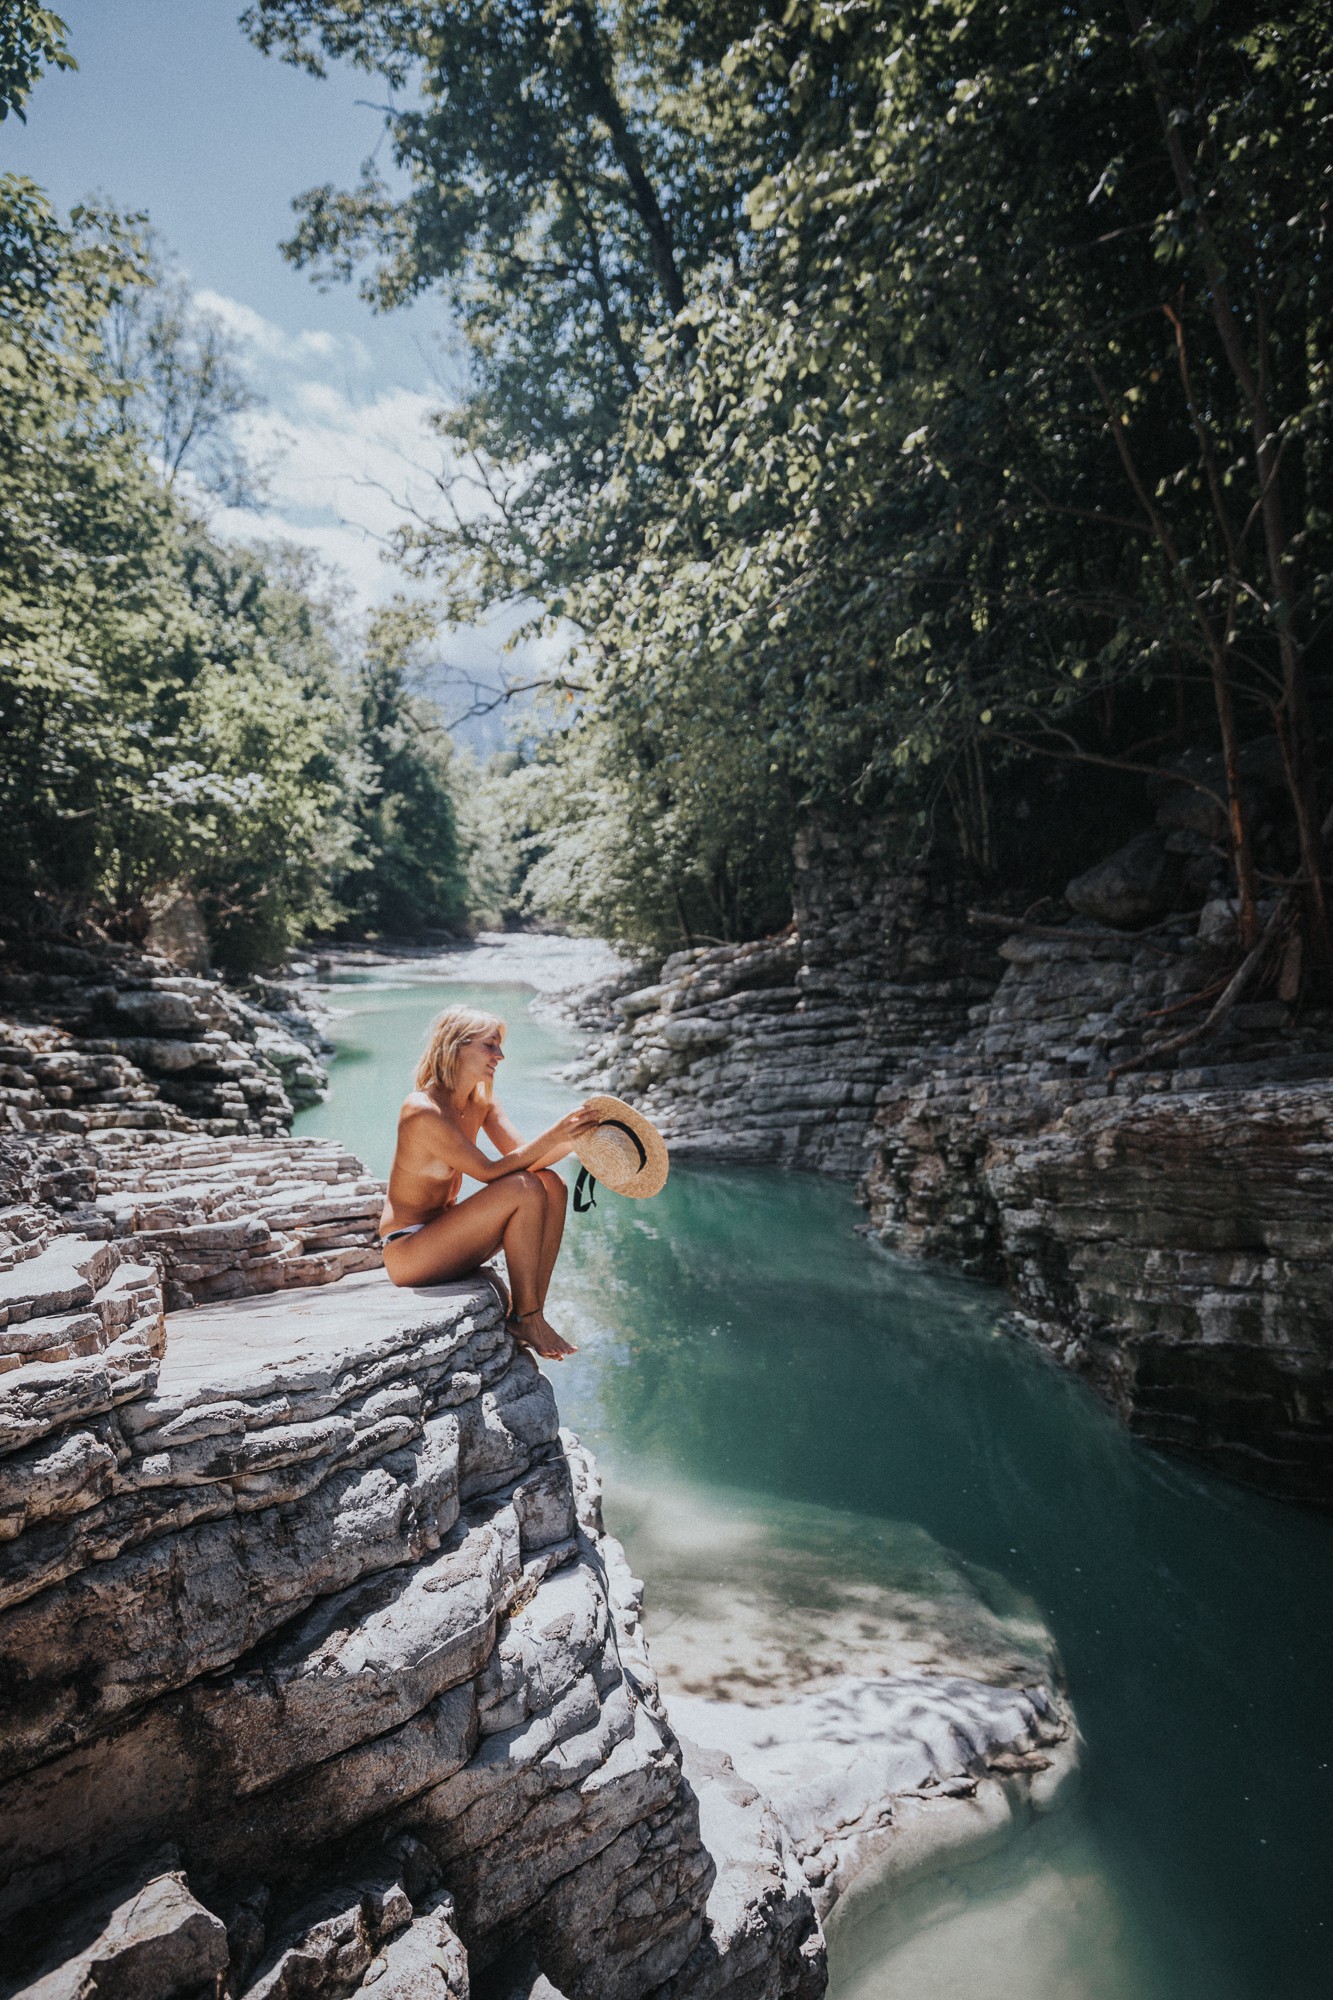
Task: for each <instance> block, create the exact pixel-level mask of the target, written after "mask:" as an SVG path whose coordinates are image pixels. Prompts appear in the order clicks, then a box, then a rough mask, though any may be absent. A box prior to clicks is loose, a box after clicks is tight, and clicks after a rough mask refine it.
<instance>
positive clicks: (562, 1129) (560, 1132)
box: [551, 1104, 602, 1146]
mask: <svg viewBox="0 0 1333 2000" xmlns="http://www.w3.org/2000/svg"><path fill="white" fill-rule="evenodd" d="M601 1122H602V1114H601V1113H600V1111H590V1110H589V1109H588V1106H587V1105H586V1104H580V1106H579V1107H578V1110H577V1111H567V1112H566V1113H565V1115H564V1117H563V1118H561V1119H559V1120H558V1121H557V1122H556V1123H555V1124H554V1125H553V1126H552V1127H551V1137H552V1138H553V1139H559V1141H560V1143H561V1144H562V1145H566V1144H568V1145H571V1146H572V1145H573V1144H574V1141H575V1140H576V1139H581V1138H582V1137H583V1135H584V1133H585V1132H592V1131H595V1130H596V1128H597V1126H599V1125H600V1124H601Z"/></svg>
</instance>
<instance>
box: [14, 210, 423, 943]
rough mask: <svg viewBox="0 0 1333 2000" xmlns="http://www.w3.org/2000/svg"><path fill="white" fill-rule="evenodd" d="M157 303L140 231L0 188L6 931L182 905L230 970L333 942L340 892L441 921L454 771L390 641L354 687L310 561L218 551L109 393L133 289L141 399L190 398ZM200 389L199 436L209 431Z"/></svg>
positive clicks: (348, 648) (155, 446)
mask: <svg viewBox="0 0 1333 2000" xmlns="http://www.w3.org/2000/svg"><path fill="white" fill-rule="evenodd" d="M153 282H154V265H153V263H152V261H151V259H149V258H148V257H146V256H145V254H144V248H143V243H142V240H141V238H140V236H139V235H138V234H137V233H136V231H135V230H134V229H132V228H130V227H128V226H127V225H125V224H123V223H121V222H119V221H118V220H117V219H116V218H114V217H111V216H107V215H101V214H98V215H94V214H90V213H86V212H76V214H75V216H74V217H73V218H72V220H71V221H70V222H69V223H63V222H61V221H60V220H59V219H58V218H57V217H56V216H55V215H54V213H53V212H52V210H51V208H50V206H49V204H47V202H46V201H45V199H44V198H43V197H42V195H41V194H40V192H39V190H37V189H36V188H35V187H33V186H32V185H31V184H30V183H28V182H24V181H20V180H17V179H15V178H14V177H8V178H7V179H5V180H4V181H0V825H3V829H4V835H3V839H4V865H5V874H6V881H7V884H8V886H9V890H10V902H9V913H10V915H11V916H19V917H20V918H21V916H22V913H23V911H24V909H25V908H31V906H32V903H33V900H34V899H35V898H41V899H44V900H45V901H46V902H47V903H54V904H56V905H57V906H58V907H60V908H62V909H64V910H65V911H68V912H70V913H75V912H78V913H85V912H86V913H91V914H93V915H95V916H99V917H101V918H102V919H103V920H105V921H106V922H108V923H110V924H111V925H112V926H113V927H114V928H117V929H119V930H121V931H123V932H125V933H128V934H130V935H136V934H137V933H138V932H139V930H141V928H142V926H143V922H144V916H145V911H146V908H147V906H148V904H149V903H150V902H151V900H152V898H153V896H154V895H155V893H156V892H158V891H159V890H160V889H162V888H163V887H164V886H166V885H168V884H174V883H182V884H187V885H188V886H190V887H191V888H192V889H193V890H194V892H195V893H196V895H197V897H198V900H199V903H200V907H201V908H202V910H203V912H204V915H205V918H206V920H207V923H208V927H209V932H210V936H211V939H212V944H213V948H214V952H215V955H216V956H217V958H218V960H219V962H220V963H221V964H223V965H224V966H228V967H232V968H235V969H237V970H251V969H254V968H256V967H261V966H265V965H269V964H272V963H273V962H275V961H276V960H278V959H280V958H281V957H282V956H283V954H284V953H285V952H286V951H287V950H288V949H289V948H290V946H291V945H292V944H293V942H294V941H295V940H296V939H297V938H299V937H301V936H302V935H304V934H306V933H307V932H308V931H310V930H311V929H312V928H316V929H324V930H328V929H330V928H333V927H334V926H336V925H340V924H342V925H346V924H348V923H349V922H352V923H354V922H355V913H354V911H352V910H349V908H348V906H347V904H346V902H345V901H344V900H343V890H344V885H345V884H347V883H349V882H350V883H354V884H355V885H356V896H357V897H360V898H363V899H365V907H364V909H363V910H362V918H363V921H374V922H376V923H377V924H379V925H385V924H388V925H393V926H397V925H399V924H401V926H402V927H403V928H410V929H418V928H420V927H421V923H422V921H423V918H422V917H421V915H420V914H419V912H420V911H421V910H422V909H425V910H427V911H429V912H431V913H433V914H431V915H429V916H427V917H426V918H425V919H424V920H425V921H449V922H453V923H457V922H458V921H460V919H461V914H462V912H461V905H460V902H459V884H460V882H461V864H460V862H459V861H458V858H457V852H456V843H455V841H454V834H453V822H452V816H451V808H450V804H449V797H448V791H447V776H448V765H447V754H446V753H445V752H444V751H442V750H441V749H440V747H439V746H438V745H437V744H434V743H430V742H423V741H422V740H421V739H422V733H423V731H424V730H425V728H426V723H427V712H426V708H425V705H424V704H421V703H414V702H413V701H412V700H411V699H409V697H408V696H407V694H406V693H405V691H404V689H403V687H402V684H401V683H402V674H403V671H404V668H403V663H402V660H401V658H399V657H398V656H396V655H395V654H394V652H393V647H392V645H391V644H390V643H389V642H390V638H391V636H392V635H391V633H390V632H389V630H388V627H389V625H390V624H391V623H392V620H386V621H382V623H381V627H380V628H379V629H376V630H372V632H371V634H370V637H369V642H368V646H367V651H366V655H365V664H364V665H359V664H358V660H359V648H358V641H357V639H356V637H355V635H353V634H351V633H349V632H347V631H346V630H344V629H343V627H342V625H341V624H340V622H339V619H338V616H337V613H336V609H335V607H334V606H333V605H331V604H330V603H329V602H328V600H327V596H326V594H325V593H324V592H323V591H322V590H321V588H320V584H319V579H318V577H317V575H316V574H315V572H314V570H313V567H312V565H311V564H310V562H309V560H308V559H307V558H305V557H303V556H302V555H301V554H300V552H296V551H292V550H289V549H282V548H272V549H267V550H263V551H255V550H245V549H237V548H228V547H227V546H225V545H223V544H222V543H220V542H219V541H218V540H217V538H216V537H215V536H214V535H212V534H211V533H210V531H209V530H208V528H207V526H206V524H205V523H204V522H203V521H202V520H200V519H199V518H198V517H197V516H196V515H195V514H193V513H192V512H191V511H190V509H189V508H188V507H187V506H186V505H185V503H184V501H183V499H182V498H181V496H180V494H179V493H177V492H173V490H172V476H173V474H174V473H175V471H177V470H179V469H180V468H181V467H182V466H188V465H189V442H190V441H189V440H188V439H186V438H184V437H183V435H182V434H180V433H177V434H176V444H175V447H174V449H173V451H172V453H171V454H170V460H174V462H169V457H168V455H166V454H164V450H163V438H162V436H161V435H160V434H156V433H154V432H153V430H152V427H151V424H150V423H149V422H148V421H147V420H146V417H145V414H144V410H143V408H142V407H140V406H139V405H138V404H136V402H135V400H134V399H136V398H140V397H142V398H144V399H145V401H146V402H147V406H148V414H149V415H151V412H152V408H153V405H152V404H151V401H148V399H149V396H150V393H151V387H152V385H151V384H150V385H149V387H148V388H147V389H145V388H144V386H143V385H142V383H136V382H135V381H134V380H133V379H130V380H128V381H127V378H126V376H125V374H124V372H123V371H124V369H125V366H126V362H127V355H129V357H130V358H133V349H132V347H130V346H127V343H126V342H125V340H124V339H121V340H119V341H118V342H117V341H109V340H108V326H110V327H111V328H112V330H113V332H114V330H115V328H116V315H117V313H118V312H120V310H121V309H122V307H123V306H124V303H125V298H126V294H127V292H131V293H134V294H137V295H143V294H149V295H150V298H149V303H148V305H147V308H146V311H147V315H148V318H147V324H148V326H149V328H150V330H151V336H152V337H151V342H150V343H149V346H148V358H149V359H150V361H151V362H152V365H153V367H154V368H155V369H157V370H158V378H159V379H158V386H159V387H160V385H161V378H162V376H163V374H164V373H165V374H166V375H167V376H168V377H169V378H170V379H171V380H173V381H176V382H179V381H181V380H182V379H183V377H184V374H185V373H186V371H187V370H188V369H189V368H190V367H192V366H193V364H194V361H195V360H197V358H198V353H197V348H196V347H195V346H194V345H193V341H194V333H193V331H192V329H191V325H190V322H189V319H188V316H187V315H186V314H185V313H184V311H183V307H182V301H181V299H180V296H179V293H178V291H177V292H174V293H172V294H170V295H169V297H168V300H167V302H166V306H165V308H164V309H163V311H162V312H160V313H159V312H158V311H157V309H156V308H155V307H154V306H153V305H152V304H151V287H152V284H153ZM173 327H175V328H176V329H177V330H178V333H179V338H180V340H181V341H182V342H183V343H184V344H185V347H186V350H187V351H186V353H185V356H184V358H183V359H182V358H181V357H179V356H173V353H172V351H171V338H172V336H171V329H172V328H173ZM121 330H122V332H123V325H122V329H121ZM214 386H216V384H215V385H214ZM196 390H197V392H198V394H197V398H196V418H195V422H194V427H193V438H194V440H195V441H197V440H198V439H199V438H200V437H201V436H203V437H207V436H208V435H209V417H210V410H211V411H212V413H213V415H214V416H215V417H216V424H215V425H214V433H217V432H220V430H221V427H222V423H223V420H224V415H225V412H222V413H219V411H218V408H217V405H216V403H215V402H213V403H210V400H209V399H210V396H211V395H212V393H213V392H212V391H211V390H210V389H209V388H208V385H207V384H204V385H200V384H198V383H196ZM127 408H128V410H129V414H128V415H127ZM400 622H401V621H400ZM363 739H364V741H363ZM358 907H359V906H358ZM409 910H410V911H411V912H412V913H413V914H412V916H411V919H410V921H409V920H408V919H407V915H406V913H407V912H408V911H409ZM446 910H447V912H448V915H447V917H446V916H443V915H442V914H441V913H443V912H445V911H446Z"/></svg>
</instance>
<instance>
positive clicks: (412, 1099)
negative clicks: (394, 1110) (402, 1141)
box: [398, 1090, 458, 1132]
mask: <svg viewBox="0 0 1333 2000" xmlns="http://www.w3.org/2000/svg"><path fill="white" fill-rule="evenodd" d="M420 1124H431V1125H449V1126H453V1127H456V1126H457V1124H458V1120H457V1118H456V1117H455V1115H454V1113H453V1110H452V1108H451V1107H450V1108H446V1106H444V1105H443V1104H437V1103H436V1101H435V1099H434V1098H433V1097H432V1096H431V1094H430V1092H429V1091H428V1090H411V1091H409V1092H408V1094H407V1096H406V1097H405V1098H404V1099H403V1108H402V1110H401V1111H400V1112H399V1113H398V1129H399V1131H400V1132H401V1131H402V1129H403V1128H404V1126H407V1125H420Z"/></svg>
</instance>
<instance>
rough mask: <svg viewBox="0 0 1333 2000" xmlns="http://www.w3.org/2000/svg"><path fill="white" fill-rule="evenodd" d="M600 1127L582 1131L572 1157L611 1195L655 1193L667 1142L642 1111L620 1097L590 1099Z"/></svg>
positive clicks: (664, 1164) (663, 1177)
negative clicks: (609, 1191)
mask: <svg viewBox="0 0 1333 2000" xmlns="http://www.w3.org/2000/svg"><path fill="white" fill-rule="evenodd" d="M588 1109H589V1110H590V1111H595V1112H596V1113H597V1115H598V1117H599V1118H600V1119H601V1121H602V1122H601V1124H600V1125H598V1126H596V1127H595V1128H594V1130H593V1131H591V1132H585V1133H584V1135H583V1137H582V1138H581V1139H580V1140H579V1142H578V1144H577V1145H576V1146H575V1148H574V1156H575V1158H576V1159H577V1160H578V1162H579V1164H580V1165H581V1166H584V1167H586V1168H587V1170H588V1172H589V1173H590V1174H591V1175H592V1177H593V1179H594V1180H596V1181H600V1182H601V1184H602V1186H603V1187H604V1188H610V1190H611V1192H612V1194H628V1195H634V1196H635V1197H642V1196H644V1195H650V1194H657V1193H658V1192H659V1191H660V1190H661V1188H662V1187H663V1185H664V1183H665V1181H666V1177H667V1166H668V1160H667V1149H666V1141H665V1139H663V1137H662V1134H661V1133H660V1132H659V1131H658V1129H657V1127H656V1125H654V1124H653V1122H652V1120H651V1118H645V1117H644V1115H643V1113H642V1111H636V1110H635V1109H634V1106H633V1105H632V1104H626V1102H625V1100H624V1098H623V1097H606V1096H601V1097H590V1098H589V1099H588Z"/></svg>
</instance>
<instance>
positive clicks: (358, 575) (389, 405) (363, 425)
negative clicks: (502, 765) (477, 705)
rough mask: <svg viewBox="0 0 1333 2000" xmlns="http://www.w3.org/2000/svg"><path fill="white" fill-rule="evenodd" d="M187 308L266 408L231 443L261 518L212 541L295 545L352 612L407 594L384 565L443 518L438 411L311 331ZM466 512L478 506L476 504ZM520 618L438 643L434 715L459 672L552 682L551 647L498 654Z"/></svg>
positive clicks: (235, 308)
mask: <svg viewBox="0 0 1333 2000" xmlns="http://www.w3.org/2000/svg"><path fill="white" fill-rule="evenodd" d="M195 299H196V302H197V303H198V304H199V305H200V306H201V307H203V308H204V309H205V310H207V311H208V312H210V313H212V314H213V315H214V316H215V317H216V318H217V319H218V320H220V321H221V322H222V324H223V325H224V326H225V327H226V328H227V330H228V331H229V332H230V333H231V334H232V336H233V338H234V339H235V340H236V342H237V345H238V347H239V349H240V358H241V360H242V362H243V364H244V365H245V367H246V371H247V373H248V374H249V375H250V377H251V379H252V380H253V381H254V383H255V386H256V388H257V389H259V390H260V391H261V392H262V393H263V395H264V396H265V398H266V403H265V406H264V407H263V408H261V409H257V410H253V411H251V412H250V413H249V414H248V415H247V416H245V417H244V418H243V419H241V420H240V422H239V423H238V426H237V435H238V441H239V442H240V443H241V444H242V445H243V447H244V448H245V450H246V452H247V454H248V455H249V456H250V458H251V459H252V461H253V462H254V463H255V464H256V465H257V466H259V467H261V468H263V469H265V471H266V473H267V481H266V485H267V505H266V507H265V509H264V511H263V512H262V513H260V514H258V515H256V514H255V513H252V512H248V511H241V510H238V509H234V508H223V509H218V510H216V511H215V512H214V515H213V520H214V523H215V525H216V527H217V528H218V529H219V531H220V532H222V533H223V534H226V535H229V536H231V537H233V538H234V539H235V540H237V541H255V540H259V541H274V540H284V541H292V542H298V543H301V544H302V545H303V546H305V547H306V548H309V549H311V550H313V551H314V553H315V554H316V555H317V556H318V557H319V558H320V560H321V561H322V562H323V563H324V565H325V566H326V567H327V568H328V569H329V570H330V571H331V572H332V573H333V575H334V576H335V577H336V578H337V579H338V581H339V582H341V583H342V584H343V585H345V586H346V588H347V589H348V591H349V592H350V594H351V597H352V600H353V602H354V603H355V604H356V605H357V606H359V607H360V608H362V609H366V608H369V607H370V606H372V605H374V604H377V603H382V602H383V601H384V600H385V599H386V598H388V597H390V596H392V595H393V594H394V592H396V591H402V590H408V591H412V590H413V589H414V588H416V587H418V586H413V584H412V583H411V581H410V580H409V579H408V578H407V577H405V575H404V573H403V572H402V571H401V570H400V569H398V568H397V567H396V566H395V565H394V564H392V563H390V562H387V561H385V560H384V554H383V552H384V551H385V550H386V549H387V547H388V545H389V543H390V540H391V537H392V534H393V531H394V529H395V528H396V527H398V526H399V525H400V524H401V523H402V522H403V521H404V520H405V519H406V518H408V517H409V515H411V514H414V513H415V514H421V515H427V516H429V515H431V514H435V513H439V512H442V511H443V500H442V496H441V494H440V492H439V488H438V485H437V483H436V482H437V477H443V476H445V475H446V474H447V471H448V465H447V458H446V453H445V448H444V446H443V445H442V443H441V441H440V439H439V438H438V437H436V436H435V435H434V433H433V432H432V430H431V428H430V422H429V419H430V416H431V413H432V411H433V410H435V409H436V408H437V407H438V404H439V402H440V400H441V399H440V397H439V396H437V395H429V394H426V393H424V392H422V391H421V390H418V389H410V388H407V387H406V386H404V385H402V384H400V383H390V384H385V383H384V381H383V379H382V377H381V378H380V379H376V377H375V374H374V372H373V371H372V369H371V367H370V359H371V357H370V355H369V353H368V351H367V349H366V348H365V347H364V345H363V344H362V342H361V341H359V340H358V339H356V338H355V336H351V337H349V336H346V335H342V334H333V333H330V332H327V331H326V330H323V329H319V328H311V329H302V330H300V331H299V332H297V333H289V332H287V331H285V330H284V329H283V328H281V327H279V326H276V325H275V324H274V323H273V322H272V321H271V320H268V319H265V318H264V316H263V315H262V314H260V313H258V312H256V311H254V309H253V308H252V307H250V306H247V305H245V304H244V303H243V302H242V301H241V300H239V299H233V298H228V297H226V296H225V295H224V294H222V293H219V292H211V291H200V292H196V294H195ZM472 504H474V505H476V504H484V502H483V501H482V498H481V496H480V494H475V495H473V496H472ZM525 616H526V613H525V611H524V610H523V608H522V607H510V608H509V609H507V610H504V611H501V612H497V613H496V614H495V615H494V616H493V617H491V618H489V619H487V620H486V622H485V623H484V624H482V625H478V626H472V627H468V628H465V629H456V630H454V631H452V632H450V633H448V634H446V635H445V636H444V638H443V640H442V643H441V647H440V657H441V670H440V671H439V673H438V674H434V675H432V676H431V679H432V681H433V683H434V692H435V693H436V694H437V697H438V698H439V699H440V700H441V702H442V703H443V704H444V706H445V707H446V709H451V708H457V709H458V710H459V712H461V711H462V709H463V708H464V707H465V706H466V705H467V692H466V689H465V688H464V687H463V686H461V685H460V682H459V672H461V674H462V675H463V676H469V675H470V676H475V678H476V680H477V681H478V682H481V683H484V684H486V685H488V686H494V687H497V688H498V687H499V686H501V685H503V684H504V683H505V682H507V681H512V680H524V679H529V678H534V677H536V676H538V675H540V674H541V673H543V672H550V671H552V670H553V668H554V667H555V665H556V664H557V662H558V660H559V658H560V657H561V656H562V655H563V653H564V651H565V650H566V648H565V645H564V642H562V641H556V640H550V639H542V640H525V641H522V642H520V644H519V645H518V646H517V647H516V648H515V649H514V651H512V652H505V651H504V643H505V640H506V639H507V637H508V636H509V635H510V633H511V632H513V631H514V629H515V628H516V627H517V626H518V625H519V624H521V623H522V622H523V619H524V617H525ZM451 670H452V671H451ZM502 714H503V712H500V713H499V714H497V718H496V721H495V723H494V724H493V725H490V726H487V727H486V728H484V729H482V730H481V731H480V735H481V736H484V737H485V738H486V739H487V744H486V747H492V739H494V740H498V737H499V735H500V734H502V733H503V728H504V723H503V721H502V720H501V715H502ZM466 733H468V734H472V733H474V732H473V731H472V730H469V731H468V732H466Z"/></svg>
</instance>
